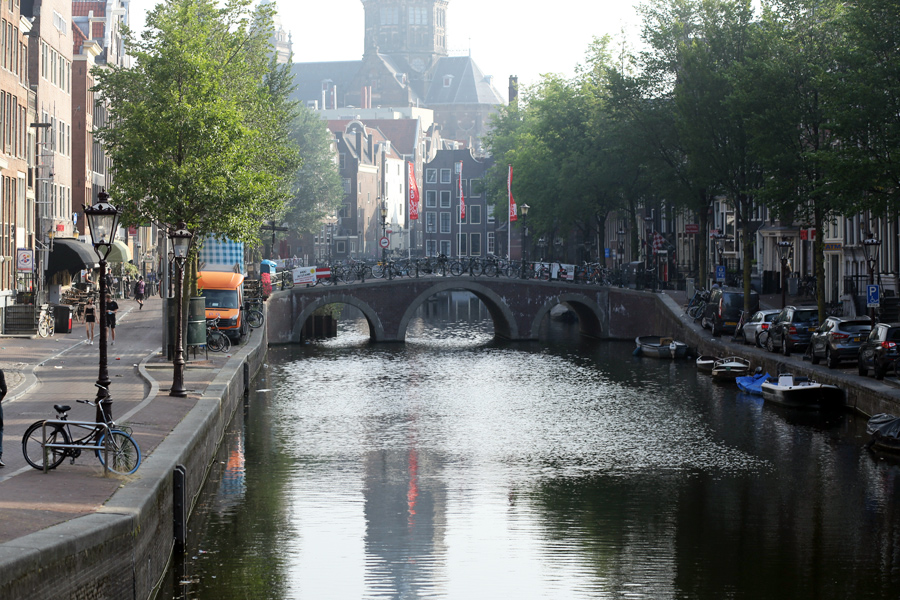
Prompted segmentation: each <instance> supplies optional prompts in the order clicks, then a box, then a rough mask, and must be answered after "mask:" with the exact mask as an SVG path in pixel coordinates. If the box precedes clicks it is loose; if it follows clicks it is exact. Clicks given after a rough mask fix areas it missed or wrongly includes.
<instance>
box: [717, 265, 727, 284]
mask: <svg viewBox="0 0 900 600" xmlns="http://www.w3.org/2000/svg"><path fill="white" fill-rule="evenodd" d="M716 281H725V265H716Z"/></svg>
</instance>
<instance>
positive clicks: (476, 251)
mask: <svg viewBox="0 0 900 600" xmlns="http://www.w3.org/2000/svg"><path fill="white" fill-rule="evenodd" d="M469 254H470V255H472V256H481V234H480V233H470V234H469Z"/></svg>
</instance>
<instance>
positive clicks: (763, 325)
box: [741, 308, 781, 346]
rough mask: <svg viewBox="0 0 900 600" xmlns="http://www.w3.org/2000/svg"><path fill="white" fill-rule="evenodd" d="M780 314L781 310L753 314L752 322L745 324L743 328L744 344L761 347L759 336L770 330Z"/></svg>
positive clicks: (761, 311)
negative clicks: (770, 326)
mask: <svg viewBox="0 0 900 600" xmlns="http://www.w3.org/2000/svg"><path fill="white" fill-rule="evenodd" d="M780 312H781V310H780V309H777V308H776V309H771V308H769V309H766V310H758V311H756V312H755V313H753V316H752V317H750V320H749V321H747V322H746V323H744V326H743V327H742V328H741V334H742V335H743V336H744V343H745V344H756V345H757V346H761V344H760V338H759V334H760V333H761V332H763V331H766V330H768V329H769V325H771V323H772V319H774V318H775V315H777V314H778V313H780Z"/></svg>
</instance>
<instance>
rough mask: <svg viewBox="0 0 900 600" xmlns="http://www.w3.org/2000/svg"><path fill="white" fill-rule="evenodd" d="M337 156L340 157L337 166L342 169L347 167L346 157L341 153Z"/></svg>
mask: <svg viewBox="0 0 900 600" xmlns="http://www.w3.org/2000/svg"><path fill="white" fill-rule="evenodd" d="M338 156H339V157H340V158H339V162H338V164H339V165H340V168H341V169H343V168H344V167H346V166H347V155H346V154H344V153H343V152H341V153H340V154H339V155H338Z"/></svg>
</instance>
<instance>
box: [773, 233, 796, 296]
mask: <svg viewBox="0 0 900 600" xmlns="http://www.w3.org/2000/svg"><path fill="white" fill-rule="evenodd" d="M777 246H778V257H779V258H780V259H781V308H784V307H785V306H786V305H787V281H786V275H785V273H786V271H787V262H788V257H789V256H790V254H791V249H792V248H793V247H794V244H793V243H791V242H790V241H789V240H788V239H787V238H782V240H781V241H780V242H778V243H777Z"/></svg>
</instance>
